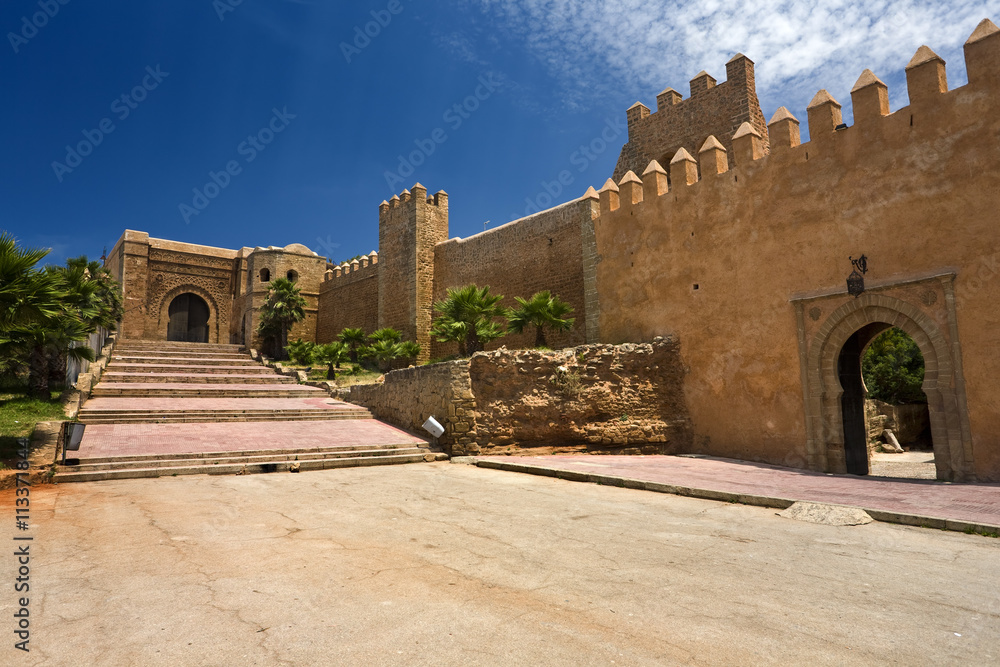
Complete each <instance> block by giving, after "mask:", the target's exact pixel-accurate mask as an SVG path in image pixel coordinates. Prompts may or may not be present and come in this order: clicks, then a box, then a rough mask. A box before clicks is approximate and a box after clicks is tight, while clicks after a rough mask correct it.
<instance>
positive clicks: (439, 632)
mask: <svg viewBox="0 0 1000 667" xmlns="http://www.w3.org/2000/svg"><path fill="white" fill-rule="evenodd" d="M2 498H3V501H4V502H3V503H2V508H3V509H2V510H0V511H4V512H7V513H8V515H9V516H13V496H12V495H10V493H9V492H8V493H7V494H6V495H4V496H2ZM32 502H33V514H32V523H33V527H32V533H33V535H34V536H35V539H34V541H33V542H32V547H31V548H32V562H31V568H32V569H31V606H30V609H31V619H32V622H31V644H30V646H31V652H30V654H23V653H20V652H17V651H15V650H14V649H13V648H12V643H13V642H12V641H11V642H9V643H8V644H7V645H6V646H4V647H3V648H0V653H2V655H3V664H22V665H73V666H77V665H112V666H116V665H122V666H125V665H171V666H173V665H182V666H186V665H280V664H288V665H434V666H440V665H573V666H577V665H680V664H683V665H734V664H740V665H802V664H810V665H846V664H850V665H875V664H879V665H882V664H899V665H945V664H961V665H973V664H976V665H979V664H996V662H997V661H998V660H1000V652H998V650H1000V649H998V647H1000V641H998V638H1000V597H998V593H997V587H996V585H995V582H997V581H1000V540H996V539H991V538H987V537H982V536H978V535H966V534H962V533H955V532H945V531H938V530H928V529H922V528H912V527H905V526H897V525H890V524H884V523H871V524H868V525H863V526H853V527H834V526H825V525H817V524H812V523H804V522H799V521H794V520H791V519H786V518H782V517H779V516H776V514H775V510H773V509H766V508H761V507H750V506H744V505H739V504H732V503H720V502H714V501H707V500H700V499H694V498H686V497H680V496H675V495H667V494H659V493H650V492H647V491H640V490H634V489H626V488H615V487H609V486H599V485H595V484H580V483H577V482H571V481H566V480H560V479H554V478H549V477H540V476H532V475H523V474H514V473H509V472H502V471H497V470H488V469H483V468H477V467H474V466H466V465H457V464H451V463H424V464H414V465H406V466H388V467H379V468H351V469H343V470H328V471H320V472H310V473H304V474H294V475H293V474H287V473H275V474H271V475H251V476H225V477H218V476H202V475H198V476H189V477H176V478H169V477H166V478H160V479H149V480H117V481H108V482H95V483H89V484H63V485H58V486H48V487H38V488H36V489H35V490H34V491H33V494H32ZM13 561H14V559H13V558H11V557H8V558H5V559H3V571H4V572H5V576H6V577H7V580H8V581H12V580H13V577H14V564H13ZM14 604H15V599H14V593H13V592H12V591H11V590H9V589H8V593H7V594H6V595H4V596H0V615H2V616H3V617H4V618H7V619H10V618H11V613H12V610H13V605H14ZM9 623H10V622H9V621H8V627H9Z"/></svg>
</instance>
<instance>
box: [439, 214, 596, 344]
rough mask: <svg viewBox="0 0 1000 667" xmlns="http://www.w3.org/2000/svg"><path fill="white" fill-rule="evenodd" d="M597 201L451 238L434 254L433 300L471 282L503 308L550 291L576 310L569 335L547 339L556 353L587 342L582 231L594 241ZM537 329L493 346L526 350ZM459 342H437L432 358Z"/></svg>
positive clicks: (443, 296) (531, 342) (557, 335)
mask: <svg viewBox="0 0 1000 667" xmlns="http://www.w3.org/2000/svg"><path fill="white" fill-rule="evenodd" d="M596 211H597V201H596V200H594V199H590V198H584V199H578V200H576V201H572V202H569V203H568V204H563V205H562V206H558V207H556V208H553V209H550V210H548V211H544V212H542V213H537V214H535V215H533V216H530V217H528V218H524V219H522V220H517V221H515V222H511V223H508V224H506V225H502V226H500V227H497V228H495V229H491V230H489V231H486V232H483V233H482V234H476V235H475V236H471V237H469V238H467V239H449V240H448V241H446V242H444V243H441V244H438V246H437V247H436V248H435V249H434V300H435V301H438V300H441V299H444V298H445V297H446V296H447V291H448V288H449V287H461V286H463V285H467V284H469V283H475V284H477V285H479V286H481V287H482V286H485V285H489V287H490V292H491V293H493V294H502V295H503V296H504V300H503V301H502V302H501V303H502V305H504V306H508V307H514V306H516V305H517V302H516V301H514V297H515V296H520V297H523V298H530V297H531V295H532V294H534V293H535V292H538V291H541V290H550V291H551V292H552V293H553V294H555V295H557V296H558V297H559V298H561V299H562V300H563V301H566V302H568V303H569V304H570V305H571V306H573V309H574V312H573V314H572V317H574V318H575V319H576V322H575V324H574V327H573V329H572V330H571V331H569V332H550V333H549V334H547V338H548V343H549V346H550V347H552V348H554V349H555V348H561V347H568V346H572V345H580V344H583V343H586V342H587V332H586V319H587V308H586V300H585V293H584V263H583V254H584V247H583V239H582V237H583V233H582V232H583V231H584V230H588V231H590V234H591V236H592V230H593V216H594V215H595V213H596ZM534 340H535V332H534V329H531V330H529V331H526V332H524V333H523V334H520V335H511V336H506V337H504V338H502V339H500V340H498V341H495V342H494V343H493V344H492V345H491V346H490V347H493V348H496V347H499V346H500V345H506V346H509V347H527V346H530V345H533V344H534ZM457 351H458V347H457V344H455V343H439V342H437V341H434V342H433V343H432V347H431V356H432V357H434V358H441V357H445V356H448V355H452V354H455V353H457Z"/></svg>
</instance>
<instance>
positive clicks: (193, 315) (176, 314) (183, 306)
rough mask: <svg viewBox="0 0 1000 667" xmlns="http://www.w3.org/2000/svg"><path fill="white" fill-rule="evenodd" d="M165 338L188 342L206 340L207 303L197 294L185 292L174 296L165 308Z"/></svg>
mask: <svg viewBox="0 0 1000 667" xmlns="http://www.w3.org/2000/svg"><path fill="white" fill-rule="evenodd" d="M167 314H168V315H169V318H170V319H169V322H168V324H167V340H178V341H186V342H189V343H207V342H208V319H209V315H210V310H209V308H208V304H207V303H205V300H204V299H202V298H201V297H200V296H198V295H197V294H191V293H190V292H185V293H184V294H179V295H178V296H176V297H174V299H173V300H172V301H171V302H170V307H169V308H168V310H167Z"/></svg>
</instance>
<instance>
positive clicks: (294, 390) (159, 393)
mask: <svg viewBox="0 0 1000 667" xmlns="http://www.w3.org/2000/svg"><path fill="white" fill-rule="evenodd" d="M323 394H324V392H323V390H321V389H317V388H316V387H307V386H304V385H295V384H209V383H198V384H182V383H180V382H176V383H169V382H165V383H131V382H100V383H98V384H97V386H96V387H94V389H93V391H92V392H91V394H90V395H91V396H93V397H113V396H130V397H150V398H152V397H172V398H220V397H223V398H254V397H259V398H292V397H309V396H320V395H323Z"/></svg>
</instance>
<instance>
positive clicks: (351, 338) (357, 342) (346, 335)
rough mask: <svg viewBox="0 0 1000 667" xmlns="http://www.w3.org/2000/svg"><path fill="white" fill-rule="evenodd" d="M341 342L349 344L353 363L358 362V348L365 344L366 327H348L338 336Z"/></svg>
mask: <svg viewBox="0 0 1000 667" xmlns="http://www.w3.org/2000/svg"><path fill="white" fill-rule="evenodd" d="M337 338H338V339H339V340H340V342H341V343H344V344H345V345H347V346H348V348H349V350H350V355H351V363H352V364H356V363H358V348H359V347H361V346H362V345H364V344H365V332H364V329H352V328H350V327H347V328H346V329H344V330H343V331H341V332H340V335H339V336H337Z"/></svg>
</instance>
